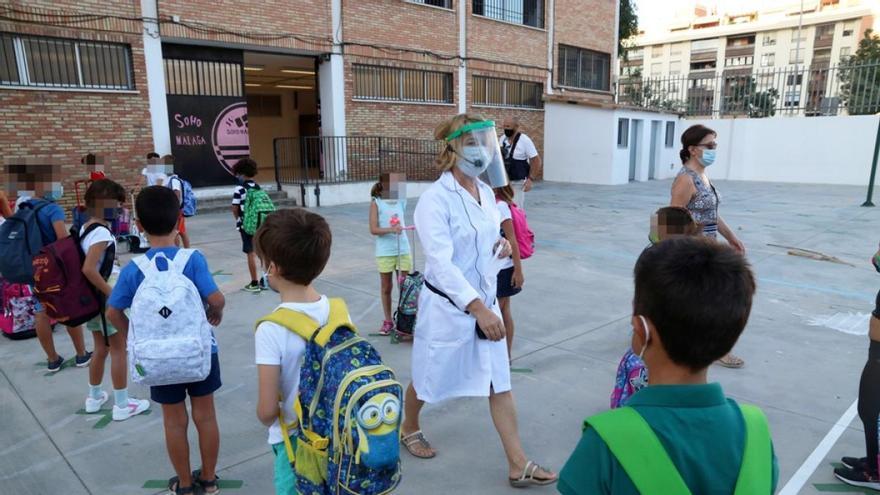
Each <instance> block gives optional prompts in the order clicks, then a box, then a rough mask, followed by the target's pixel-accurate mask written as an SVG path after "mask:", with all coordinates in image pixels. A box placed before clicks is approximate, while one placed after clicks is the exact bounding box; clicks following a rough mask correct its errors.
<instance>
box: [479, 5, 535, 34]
mask: <svg viewBox="0 0 880 495" xmlns="http://www.w3.org/2000/svg"><path fill="white" fill-rule="evenodd" d="M473 9H474V14H475V15H481V16H483V17H489V18H491V19H496V20H499V21H504V22H510V23H513V24H522V25H523V26H531V27H536V28H543V27H544V0H473Z"/></svg>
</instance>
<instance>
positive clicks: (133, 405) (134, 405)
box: [113, 397, 150, 421]
mask: <svg viewBox="0 0 880 495" xmlns="http://www.w3.org/2000/svg"><path fill="white" fill-rule="evenodd" d="M149 408H150V401H148V400H143V399H135V398H133V397H129V398H128V407H119V406H113V421H125V420H126V419H128V418H130V417H132V416H137V415H138V414H140V413H142V412H144V411H146V410H147V409H149Z"/></svg>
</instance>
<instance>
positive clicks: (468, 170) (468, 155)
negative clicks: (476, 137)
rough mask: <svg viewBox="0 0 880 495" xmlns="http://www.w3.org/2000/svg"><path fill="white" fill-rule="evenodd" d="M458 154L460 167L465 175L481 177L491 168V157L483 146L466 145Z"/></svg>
mask: <svg viewBox="0 0 880 495" xmlns="http://www.w3.org/2000/svg"><path fill="white" fill-rule="evenodd" d="M457 155H458V162H457V165H458V168H459V170H461V171H462V172H464V174H465V175H467V176H470V177H479V176H480V175H481V174H482V173H483V172H485V171H486V169H487V168H489V164H490V159H489V156H488V155H487V154H486V151H485V150H484V149H483V147H482V146H465V147H464V148H463V149H462V150H461V153H457Z"/></svg>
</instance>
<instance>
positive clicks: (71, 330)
mask: <svg viewBox="0 0 880 495" xmlns="http://www.w3.org/2000/svg"><path fill="white" fill-rule="evenodd" d="M44 314H45V313H44ZM48 318H49V317H48V316H47V317H46V319H47V320H48ZM48 324H49V322H48V321H46V325H48ZM51 332H52V328H51V327H50V328H49V333H50V334H51ZM67 334H68V335H70V340H71V341H73V348H74V349H75V350H76V355H77V356H85V355H86V341H85V339H84V338H83V329H82V326H78V327H67Z"/></svg>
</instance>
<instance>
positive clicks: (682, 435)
mask: <svg viewBox="0 0 880 495" xmlns="http://www.w3.org/2000/svg"><path fill="white" fill-rule="evenodd" d="M754 292H755V278H754V275H753V274H752V271H751V268H750V267H749V264H748V263H747V262H746V260H745V258H743V257H742V256H741V255H739V254H738V253H736V252H735V251H733V250H732V249H730V248H728V247H727V246H724V245H722V244H719V243H717V242H715V241H713V240H710V239H705V238H680V239H671V240H667V241H664V242H661V243H658V244H656V245H654V246H651V247H649V248H647V249H646V250H645V251H644V252H643V253H642V255H641V256H640V257H639V260H638V262H637V263H636V267H635V298H634V300H633V311H634V315H633V318H632V326H633V337H632V347H633V352H635V353H636V354H637V355H639V356H640V357H641V358H642V359H643V360H644V362H645V365H646V366H647V368H648V370H649V372H650V375H651V382H650V384H649V385H648V386H647V387H645V388H643V389H642V390H640V391H639V392H637V393H636V394H635V395H633V396H632V397H631V398H630V399H629V402H628V403H627V406H626V407H623V408H620V409H616V410H613V411H609V412H607V413H603V414H600V415H597V416H593V417H591V418H588V419H587V421H586V425H585V428H584V433H583V436H582V437H581V440H580V442H579V443H578V445H577V447H576V448H575V450H574V452H573V453H572V455H571V457H570V458H569V459H568V462H567V463H566V465H565V468H564V469H563V470H562V472H561V473H560V476H559V485H558V487H559V491H560V493H562V494H564V495H600V494H614V495H629V494H632V495H638V494H642V495H688V494H702V493H732V494H735V495H746V494H748V495H765V494H766V495H769V494H772V493H774V492H775V491H776V484H777V481H778V477H779V468H778V466H777V463H776V457H775V455H774V454H773V445H772V441H771V439H770V433H769V429H768V426H767V420H766V418H765V417H764V415H763V413H762V412H761V411H760V410H759V409H757V408H755V407H753V406H745V405H743V406H740V405H738V404H737V403H736V402H735V401H734V400H732V399H728V398H726V397H725V396H724V392H723V391H722V389H721V386H720V385H719V384H717V383H711V384H709V383H707V377H706V375H707V369H708V368H709V366H710V365H711V364H712V363H713V362H714V361H715V360H717V359H718V358H720V357H722V356H724V355H725V354H726V353H727V352H729V351H730V349H732V348H733V346H734V344H735V343H736V341H737V339H739V336H740V334H741V333H742V331H743V329H744V328H745V326H746V322H747V321H748V318H749V312H750V311H751V306H752V296H753V295H754ZM747 438H748V440H749V441H748V446H749V447H748V448H747V447H746V445H747V442H746V439H747Z"/></svg>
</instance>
